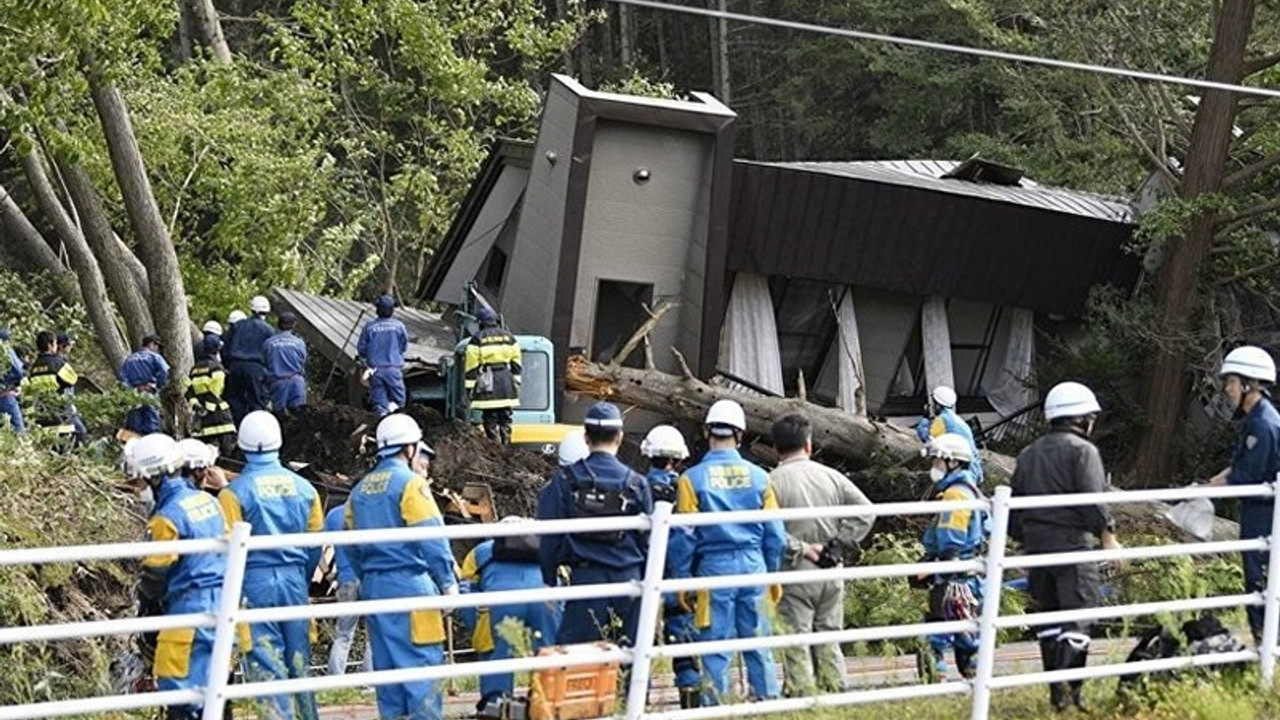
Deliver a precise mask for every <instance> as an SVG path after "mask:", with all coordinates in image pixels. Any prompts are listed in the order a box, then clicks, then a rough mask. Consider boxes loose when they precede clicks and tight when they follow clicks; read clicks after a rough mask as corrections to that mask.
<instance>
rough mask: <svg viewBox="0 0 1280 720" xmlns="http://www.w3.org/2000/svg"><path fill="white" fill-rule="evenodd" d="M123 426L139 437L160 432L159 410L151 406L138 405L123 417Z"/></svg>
mask: <svg viewBox="0 0 1280 720" xmlns="http://www.w3.org/2000/svg"><path fill="white" fill-rule="evenodd" d="M124 426H125V428H126V429H128V430H132V431H134V432H136V433H138V434H139V435H150V434H151V433H157V432H160V409H159V408H156V407H153V406H151V405H139V406H138V407H136V408H134V409H132V410H130V411H129V414H127V415H125V416H124Z"/></svg>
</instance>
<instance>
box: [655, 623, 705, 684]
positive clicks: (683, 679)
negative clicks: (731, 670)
mask: <svg viewBox="0 0 1280 720" xmlns="http://www.w3.org/2000/svg"><path fill="white" fill-rule="evenodd" d="M697 639H698V628H697V627H696V624H695V623H694V617H693V613H691V612H685V611H684V610H683V609H682V608H681V607H680V605H679V603H667V604H666V606H665V607H664V608H663V611H662V642H663V644H664V645H676V644H678V643H690V642H695V641H697ZM671 669H672V670H674V671H675V674H676V687H678V688H693V687H698V685H699V684H700V683H701V682H702V672H701V671H700V669H699V668H698V659H697V658H696V657H678V658H674V659H672V661H671Z"/></svg>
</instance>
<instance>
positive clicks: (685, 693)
mask: <svg viewBox="0 0 1280 720" xmlns="http://www.w3.org/2000/svg"><path fill="white" fill-rule="evenodd" d="M697 707H702V691H701V690H700V689H698V688H696V687H684V688H680V709H681V710H690V709H692V708H697Z"/></svg>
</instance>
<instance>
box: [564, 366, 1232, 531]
mask: <svg viewBox="0 0 1280 720" xmlns="http://www.w3.org/2000/svg"><path fill="white" fill-rule="evenodd" d="M677 357H679V355H678V353H677ZM681 367H682V369H683V374H682V375H671V374H668V373H664V372H661V371H659V370H655V369H652V368H647V369H637V368H628V367H620V366H615V365H606V364H602V363H593V362H590V361H588V360H586V359H585V358H583V357H582V356H580V355H578V356H573V357H570V358H569V359H568V366H567V369H566V372H565V385H566V389H568V390H569V391H571V392H576V393H581V394H584V395H590V396H592V397H597V398H602V399H608V400H611V401H613V402H617V403H620V404H623V405H631V406H635V407H641V408H645V409H647V410H652V411H654V412H659V413H664V414H666V415H668V416H670V417H672V418H682V419H686V420H689V421H692V422H701V420H702V418H703V417H704V416H705V415H706V412H707V408H709V407H711V404H712V403H714V402H715V401H717V400H725V399H728V400H734V401H736V402H737V403H738V404H740V405H742V409H743V411H745V413H746V416H747V430H748V431H749V432H751V433H755V434H759V435H763V436H766V437H767V436H768V435H769V428H770V427H771V426H772V424H773V421H774V420H775V419H777V418H778V417H780V416H782V415H785V414H787V413H800V414H802V415H804V416H805V417H806V418H808V419H809V421H810V422H811V423H813V446H814V448H815V450H821V451H822V452H823V453H824V454H827V455H834V456H838V457H840V458H842V459H845V460H847V461H850V462H851V463H852V464H854V465H856V466H858V467H868V466H881V467H883V466H893V465H905V464H907V463H908V462H910V461H911V460H913V459H915V460H919V467H920V469H921V470H923V469H924V462H923V461H922V460H920V447H921V445H920V441H919V439H918V438H916V436H915V434H914V433H912V432H911V431H909V430H906V429H903V428H900V427H897V426H895V425H890V424H888V423H881V422H874V421H871V420H868V419H866V418H864V417H860V416H856V415H851V414H849V413H847V412H845V411H843V410H837V409H833V408H826V407H822V406H820V405H814V404H813V403H810V402H808V401H806V400H804V399H802V398H780V397H770V396H765V395H758V394H753V393H745V392H742V391H739V390H735V389H733V388H729V387H722V386H719V385H713V384H711V383H708V382H706V381H703V380H699V379H698V378H696V377H694V376H693V373H692V372H689V370H688V368H687V364H686V363H684V361H683V358H681ZM982 463H983V469H984V472H985V473H986V479H987V481H988V484H995V485H999V484H1005V483H1008V482H1009V478H1010V477H1011V476H1012V475H1013V469H1014V466H1015V464H1016V460H1015V459H1014V458H1012V457H1009V456H1008V455H1001V454H999V453H993V452H990V451H987V450H983V451H982ZM870 472H875V471H874V470H870ZM876 487H877V489H879V490H880V492H877V493H874V494H872V498H871V499H872V500H875V501H876V502H909V501H914V500H919V499H920V496H919V488H917V487H916V484H915V483H906V482H904V483H888V484H885V485H884V486H882V485H880V484H876ZM869 494H870V493H869ZM875 495H879V497H876V496H875ZM1168 507H1169V506H1168V505H1165V504H1164V503H1158V502H1148V503H1123V504H1118V505H1112V506H1111V510H1112V514H1113V515H1114V516H1115V518H1116V524H1117V527H1118V528H1119V529H1120V533H1121V535H1122V536H1123V535H1125V534H1129V533H1132V532H1135V531H1136V532H1141V533H1143V534H1155V535H1166V536H1175V537H1179V538H1180V539H1182V540H1185V541H1190V540H1193V538H1192V537H1191V536H1189V535H1188V534H1187V533H1185V532H1184V531H1183V530H1182V529H1181V528H1179V527H1178V526H1177V525H1174V524H1173V523H1172V522H1171V521H1169V519H1168V518H1167V517H1166V515H1165V512H1166V511H1167V510H1168ZM1238 537H1239V525H1237V524H1236V523H1234V522H1231V521H1230V520H1225V519H1223V518H1215V519H1214V526H1213V536H1212V538H1211V539H1213V540H1234V539H1236V538H1238Z"/></svg>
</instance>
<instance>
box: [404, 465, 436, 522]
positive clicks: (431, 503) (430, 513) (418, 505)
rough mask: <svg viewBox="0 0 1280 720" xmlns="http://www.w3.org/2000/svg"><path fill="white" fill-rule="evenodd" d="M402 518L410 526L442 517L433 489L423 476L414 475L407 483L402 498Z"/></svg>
mask: <svg viewBox="0 0 1280 720" xmlns="http://www.w3.org/2000/svg"><path fill="white" fill-rule="evenodd" d="M400 517H401V518H402V519H403V520H404V524H405V525H409V526H413V525H417V524H418V523H420V522H425V521H427V520H431V519H433V518H439V517H440V508H439V507H437V506H436V499H435V497H433V496H432V495H431V487H430V486H428V485H427V481H426V479H425V478H423V477H422V476H421V475H414V476H413V477H411V478H409V481H408V482H407V483H405V485H404V494H402V495H401V496H400Z"/></svg>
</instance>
